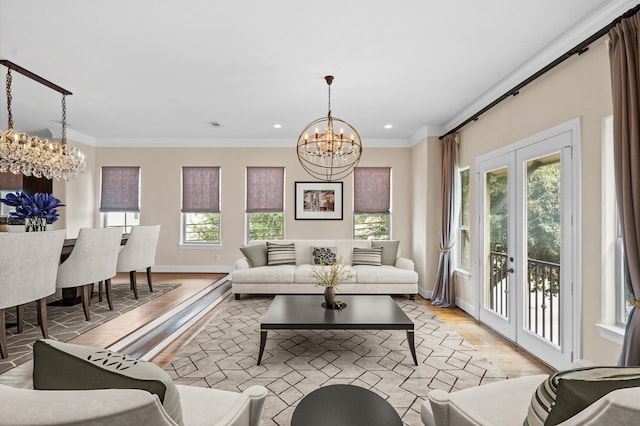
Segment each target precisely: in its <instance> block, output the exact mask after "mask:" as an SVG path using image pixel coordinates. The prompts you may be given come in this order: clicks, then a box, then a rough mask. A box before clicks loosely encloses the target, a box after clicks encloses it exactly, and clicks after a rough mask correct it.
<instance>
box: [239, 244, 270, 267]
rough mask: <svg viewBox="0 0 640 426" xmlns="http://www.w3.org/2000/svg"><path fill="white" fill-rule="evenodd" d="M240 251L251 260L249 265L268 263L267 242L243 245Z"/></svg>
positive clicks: (256, 265)
mask: <svg viewBox="0 0 640 426" xmlns="http://www.w3.org/2000/svg"><path fill="white" fill-rule="evenodd" d="M240 251H241V252H242V254H244V257H246V258H247V259H248V260H249V265H251V267H252V268H257V267H258V266H266V265H267V245H266V244H265V243H262V244H251V245H246V246H244V247H241V248H240Z"/></svg>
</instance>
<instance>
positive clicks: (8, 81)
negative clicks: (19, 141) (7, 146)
mask: <svg viewBox="0 0 640 426" xmlns="http://www.w3.org/2000/svg"><path fill="white" fill-rule="evenodd" d="M11 80H12V77H11V68H9V69H8V70H7V84H6V90H7V113H8V115H7V117H8V121H9V123H8V126H7V127H8V128H9V129H13V114H12V113H11V100H12V97H11Z"/></svg>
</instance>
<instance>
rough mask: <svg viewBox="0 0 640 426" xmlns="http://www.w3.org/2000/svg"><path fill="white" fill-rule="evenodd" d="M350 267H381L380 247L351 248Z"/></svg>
mask: <svg viewBox="0 0 640 426" xmlns="http://www.w3.org/2000/svg"><path fill="white" fill-rule="evenodd" d="M351 264H352V265H369V266H381V265H382V247H368V248H360V247H354V248H353V261H352V262H351Z"/></svg>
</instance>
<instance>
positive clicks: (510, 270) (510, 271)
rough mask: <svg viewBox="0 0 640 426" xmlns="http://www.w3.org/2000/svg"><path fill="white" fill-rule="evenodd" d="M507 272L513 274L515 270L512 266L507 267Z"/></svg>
mask: <svg viewBox="0 0 640 426" xmlns="http://www.w3.org/2000/svg"><path fill="white" fill-rule="evenodd" d="M507 272H508V273H510V274H513V273H514V272H515V271H514V270H513V268H509V269H507Z"/></svg>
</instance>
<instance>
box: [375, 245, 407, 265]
mask: <svg viewBox="0 0 640 426" xmlns="http://www.w3.org/2000/svg"><path fill="white" fill-rule="evenodd" d="M399 245H400V241H386V240H381V241H371V247H382V264H383V265H390V266H396V258H397V257H398V246H399Z"/></svg>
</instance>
